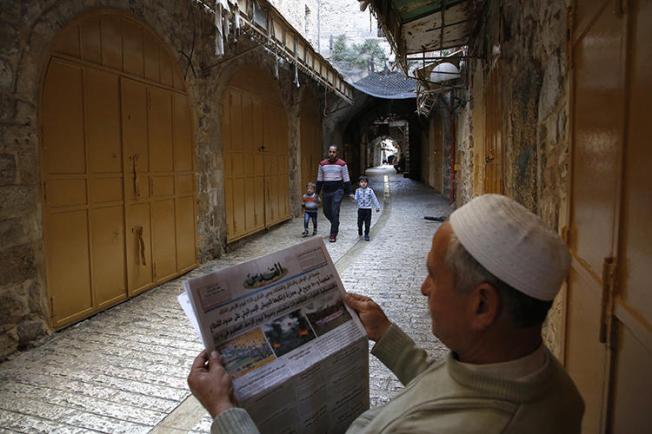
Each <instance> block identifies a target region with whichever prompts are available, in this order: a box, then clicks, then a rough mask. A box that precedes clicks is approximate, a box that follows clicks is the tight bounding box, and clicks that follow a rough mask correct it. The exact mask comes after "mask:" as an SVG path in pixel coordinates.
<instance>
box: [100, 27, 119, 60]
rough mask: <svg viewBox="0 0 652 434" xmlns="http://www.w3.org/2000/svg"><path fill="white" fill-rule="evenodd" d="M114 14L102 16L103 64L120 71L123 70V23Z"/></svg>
mask: <svg viewBox="0 0 652 434" xmlns="http://www.w3.org/2000/svg"><path fill="white" fill-rule="evenodd" d="M120 21H121V20H120V18H119V17H117V16H114V15H105V16H103V17H102V18H101V23H100V31H101V36H102V64H104V65H105V66H108V67H110V68H113V69H116V70H118V71H121V70H122V35H121V27H122V23H121V22H120Z"/></svg>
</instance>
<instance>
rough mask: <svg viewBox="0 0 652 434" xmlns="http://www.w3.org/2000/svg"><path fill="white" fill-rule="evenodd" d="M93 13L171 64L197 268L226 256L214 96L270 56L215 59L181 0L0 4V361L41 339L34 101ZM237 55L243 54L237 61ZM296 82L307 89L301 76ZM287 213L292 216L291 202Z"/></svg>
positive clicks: (286, 83) (287, 89)
mask: <svg viewBox="0 0 652 434" xmlns="http://www.w3.org/2000/svg"><path fill="white" fill-rule="evenodd" d="M98 8H106V9H114V10H119V11H122V12H125V13H127V14H129V15H131V16H133V17H134V18H136V19H137V20H139V21H140V22H141V23H144V24H146V25H148V26H149V27H150V28H151V29H152V30H153V31H154V32H155V33H156V34H158V35H159V36H160V37H161V38H162V39H163V40H164V41H165V42H166V44H167V45H168V47H169V48H170V52H172V53H173V55H174V56H175V57H176V61H177V66H178V67H179V68H180V71H181V72H182V74H183V75H184V78H185V84H186V88H187V91H188V95H189V99H190V102H191V112H192V113H191V114H192V117H193V127H194V128H193V136H194V140H195V172H196V181H197V182H196V185H197V226H196V228H197V255H198V259H199V261H200V262H204V261H206V260H208V259H211V258H215V257H217V256H219V255H221V254H222V253H223V252H224V249H225V247H226V225H225V213H224V209H225V208H224V188H223V178H224V167H223V162H222V158H221V155H222V149H223V146H222V142H221V132H220V125H219V119H220V117H219V115H220V110H221V96H222V93H223V92H224V90H225V87H226V84H227V83H228V79H229V77H231V76H232V75H233V74H236V73H237V71H238V68H246V67H248V66H253V65H256V66H257V67H262V68H265V69H267V71H269V73H270V74H272V71H273V69H274V62H273V59H272V57H271V56H270V55H269V54H267V52H266V51H265V50H264V49H262V47H258V48H254V47H253V45H252V44H251V43H249V42H248V41H246V40H245V38H241V39H242V41H241V42H239V43H238V44H237V45H235V46H234V45H231V46H228V47H227V52H226V56H225V57H224V58H222V59H218V58H217V57H216V56H215V55H214V52H215V48H214V45H213V44H214V27H213V17H212V15H211V14H209V13H208V12H207V11H206V10H204V9H203V8H201V7H199V6H197V3H196V2H193V1H191V0H183V1H173V0H141V1H137V2H135V1H126V0H78V1H71V0H67V1H36V0H33V1H23V2H5V3H3V7H2V9H1V10H0V197H1V199H2V200H0V359H2V358H3V357H5V356H6V355H8V354H10V353H12V352H13V351H15V350H16V349H20V348H23V347H26V346H29V345H31V344H32V343H34V342H35V341H36V340H37V339H38V338H41V337H44V336H46V335H48V334H49V333H50V332H51V329H50V327H49V317H50V314H49V312H48V306H47V302H46V300H47V288H46V285H45V281H46V276H45V265H44V263H45V260H44V259H45V258H44V246H43V224H42V205H41V201H42V191H41V185H42V183H41V175H40V173H41V171H40V161H39V159H40V151H39V141H40V137H39V127H38V125H39V123H38V112H39V97H40V92H41V88H42V83H43V78H44V76H45V70H46V67H47V62H48V60H49V55H50V51H49V50H50V46H51V43H52V41H53V40H54V37H55V36H56V35H57V34H58V32H60V31H61V30H62V29H63V28H64V27H65V26H66V24H67V23H69V22H70V21H71V20H72V19H74V18H76V17H78V16H79V15H81V14H83V13H85V12H89V11H92V10H94V9H98ZM245 50H246V51H247V53H246V55H243V56H238V54H239V53H241V52H244V51H245ZM226 59H229V60H228V61H225V60H226ZM292 78H293V75H292V72H291V71H290V69H289V65H287V64H285V65H283V66H282V68H281V73H280V78H279V86H280V87H281V93H282V95H283V98H282V99H283V101H284V103H285V104H286V109H287V110H288V124H289V126H290V131H289V138H290V144H289V146H290V153H291V156H290V182H291V190H292V191H296V190H297V189H298V191H301V186H300V185H299V184H300V181H299V175H298V171H299V164H298V162H299V161H300V159H299V157H298V152H299V151H298V149H300V146H299V137H300V135H299V131H298V128H299V122H298V117H299V104H298V101H299V100H300V99H299V97H298V94H299V91H298V90H297V89H296V87H295V86H293V85H292ZM301 81H302V83H304V85H310V84H306V83H309V82H308V79H307V78H306V77H303V76H302V77H301ZM316 94H317V95H319V93H316ZM316 104H319V103H318V102H316ZM295 184H296V185H295ZM297 200H298V199H297ZM292 209H293V211H296V209H297V205H296V204H295V203H292Z"/></svg>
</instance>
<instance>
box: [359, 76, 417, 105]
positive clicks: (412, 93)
mask: <svg viewBox="0 0 652 434" xmlns="http://www.w3.org/2000/svg"><path fill="white" fill-rule="evenodd" d="M353 87H355V88H356V89H358V90H359V91H361V92H364V93H366V94H368V95H371V96H375V97H376V98H384V99H408V98H416V97H417V94H416V88H417V81H416V80H415V79H413V78H407V77H406V76H405V74H403V73H402V72H400V71H394V72H389V71H382V72H373V73H371V74H369V75H368V76H366V77H365V78H363V79H361V80H358V81H356V82H355V83H353Z"/></svg>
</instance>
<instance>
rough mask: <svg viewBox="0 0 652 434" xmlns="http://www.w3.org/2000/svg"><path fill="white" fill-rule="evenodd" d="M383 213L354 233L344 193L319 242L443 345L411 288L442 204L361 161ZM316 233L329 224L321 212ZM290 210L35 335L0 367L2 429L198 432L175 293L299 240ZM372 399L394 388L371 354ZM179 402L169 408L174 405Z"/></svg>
mask: <svg viewBox="0 0 652 434" xmlns="http://www.w3.org/2000/svg"><path fill="white" fill-rule="evenodd" d="M367 174H368V176H369V177H370V185H371V187H372V188H373V189H374V190H375V191H376V192H377V194H378V196H379V198H382V197H384V200H383V201H382V202H383V208H382V212H381V213H379V214H374V216H373V221H372V224H373V226H372V231H371V237H372V239H371V241H370V242H365V241H363V240H359V239H358V236H357V229H356V216H355V206H354V204H353V202H352V201H350V200H346V201H345V202H344V204H343V206H342V223H341V227H342V229H341V232H340V237H339V238H338V242H337V243H327V247H328V250H329V252H330V254H331V256H332V258H333V261H335V262H336V266H337V268H338V271H339V272H340V275H341V277H342V281H343V283H344V285H345V287H346V289H347V291H352V292H358V293H361V294H366V295H369V296H371V297H373V298H374V299H375V300H377V301H378V303H379V304H380V305H382V306H383V307H384V308H385V310H386V312H387V314H388V316H390V318H391V319H392V320H393V321H395V322H396V323H397V324H398V325H400V326H401V327H403V328H404V329H406V330H410V331H411V332H410V333H411V335H412V336H413V337H414V339H415V340H416V341H417V342H418V343H419V344H420V345H422V346H423V347H424V348H427V349H430V350H431V355H432V356H433V357H435V358H437V357H441V356H442V355H443V354H444V352H445V349H444V348H443V347H442V346H441V344H439V343H438V342H437V341H436V340H435V338H434V337H433V336H432V334H431V332H430V320H429V316H428V311H427V308H426V304H425V302H424V299H423V296H422V295H421V293H420V290H419V286H420V282H421V280H422V279H423V277H425V267H424V263H425V255H426V253H427V251H428V250H429V248H430V240H431V237H432V234H433V233H434V231H435V229H436V228H437V226H438V223H435V222H432V221H427V220H424V218H423V217H424V216H435V215H436V216H442V215H446V213H447V212H449V206H448V202H447V201H446V200H445V199H444V198H441V197H439V196H437V195H435V194H433V192H432V190H431V189H430V188H428V187H425V186H423V185H422V184H420V183H417V182H415V181H412V180H410V179H406V178H403V177H402V176H399V175H397V174H396V173H395V171H394V169H393V168H392V167H391V166H382V167H378V168H374V169H369V170H368V171H367ZM319 223H320V225H321V226H320V228H319V236H322V237H327V228H328V225H327V222H326V220H325V218H324V217H323V215H321V214H320V216H319ZM302 224H303V221H302V219H300V218H297V219H294V220H292V221H291V222H287V223H284V224H281V225H279V226H277V227H274V228H273V229H271V230H269V231H268V232H266V233H264V234H261V235H258V236H257V237H255V238H254V239H251V240H247V241H246V242H243V243H242V244H241V245H239V246H238V247H237V248H235V249H234V250H233V251H231V252H229V253H227V254H226V255H224V256H223V257H222V258H220V259H218V260H214V261H210V262H208V263H206V264H204V265H202V266H201V267H199V268H197V269H195V270H194V271H192V272H190V273H188V274H187V275H185V276H183V277H181V278H179V279H176V280H173V281H171V282H168V283H166V284H164V285H161V286H160V287H157V288H154V289H152V290H151V291H149V292H148V293H147V294H144V295H143V296H141V297H137V298H135V299H132V300H129V301H127V302H125V303H123V304H121V305H119V306H116V307H115V308H113V309H110V310H108V311H105V312H102V313H99V314H97V315H96V316H94V317H92V318H90V319H88V320H86V321H84V322H81V323H78V324H76V325H74V326H72V327H70V328H68V329H65V330H64V331H62V332H60V333H58V334H57V335H56V336H55V337H53V338H52V339H51V340H49V341H48V342H47V343H45V344H44V345H42V346H40V347H38V348H35V349H32V350H30V351H27V352H23V353H21V354H19V355H17V356H16V357H15V358H14V359H12V360H10V361H7V362H5V363H3V364H2V365H0V431H8V432H36V431H47V432H58V433H64V432H65V433H68V432H70V433H74V432H110V433H119V432H125V433H126V432H129V433H132V432H133V433H137V432H149V431H151V430H153V429H154V430H155V431H154V432H208V431H209V429H210V421H211V419H210V418H209V417H208V415H207V414H206V412H205V411H204V410H203V408H201V406H200V405H199V404H198V403H197V402H196V401H195V400H194V399H193V398H192V397H190V398H189V391H188V388H187V385H186V376H187V374H188V369H189V367H190V364H191V362H192V360H193V358H194V357H195V356H196V355H197V353H198V352H199V351H201V349H202V344H201V342H200V341H199V339H198V338H197V337H196V336H195V334H194V332H193V330H192V327H191V326H190V323H189V322H188V320H187V319H186V317H185V316H184V314H183V311H182V310H181V308H180V306H179V305H178V303H177V301H176V295H177V294H178V293H179V291H180V290H181V285H182V282H183V280H184V279H188V278H192V277H196V276H199V275H202V274H205V273H207V272H210V271H212V270H217V269H221V268H223V267H228V266H229V265H233V264H237V263H239V262H242V261H246V260H249V259H252V258H255V257H258V256H260V255H264V254H266V253H269V252H272V251H275V250H278V249H281V248H284V247H288V246H290V245H293V244H295V243H299V242H301V241H303V238H302V237H301V231H302ZM370 372H371V375H370V377H371V378H370V394H371V402H372V406H377V405H379V404H382V403H385V402H387V401H388V400H389V399H390V398H391V397H392V396H393V394H394V393H395V392H396V391H397V390H398V389H399V387H400V383H399V382H398V380H397V379H396V377H395V376H394V375H393V374H392V373H391V372H390V371H389V370H387V368H385V367H384V366H383V365H382V364H380V363H379V362H378V361H377V360H376V359H375V358H374V357H370ZM180 405H181V407H180V408H182V409H183V411H181V412H180V411H179V410H177V411H175V409H177V407H179V406H180Z"/></svg>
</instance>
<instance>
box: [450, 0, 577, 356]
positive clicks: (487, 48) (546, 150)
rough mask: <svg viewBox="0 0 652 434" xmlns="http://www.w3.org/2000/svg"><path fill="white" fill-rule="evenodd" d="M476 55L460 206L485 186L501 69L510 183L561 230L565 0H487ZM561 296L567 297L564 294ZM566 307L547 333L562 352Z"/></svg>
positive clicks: (510, 189) (461, 130)
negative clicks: (488, 123)
mask: <svg viewBox="0 0 652 434" xmlns="http://www.w3.org/2000/svg"><path fill="white" fill-rule="evenodd" d="M487 8H488V9H487V10H486V11H485V14H484V16H483V20H484V22H483V23H482V26H481V28H480V31H479V35H480V37H479V38H478V39H476V40H475V42H474V44H473V45H472V47H471V53H473V55H474V56H478V57H480V58H474V59H472V60H471V61H470V62H469V67H468V70H469V75H468V81H469V89H468V91H467V93H466V95H467V103H466V105H465V107H464V108H463V110H462V111H461V112H459V113H458V115H457V130H458V134H457V146H458V159H459V164H460V176H459V178H458V179H459V180H460V181H461V185H460V191H459V193H460V194H459V195H458V198H457V202H458V205H461V204H463V203H465V202H467V201H468V200H470V199H471V198H472V197H473V196H475V195H478V194H482V193H483V188H484V187H483V180H484V171H483V170H484V169H483V164H484V163H483V162H484V155H483V152H484V143H483V140H484V139H483V138H484V127H485V125H484V121H483V117H484V116H485V113H486V111H488V110H492V109H495V107H490V106H489V104H490V103H491V102H490V101H485V100H484V92H485V91H486V89H487V87H488V86H489V85H490V82H489V79H490V78H491V79H492V80H493V79H495V78H493V77H491V71H492V69H494V70H495V71H498V72H499V74H497V75H499V77H498V78H497V79H498V80H499V84H500V85H499V87H498V89H499V91H498V92H499V98H500V100H501V102H502V109H501V110H500V113H501V118H500V129H501V132H502V143H503V149H504V162H505V166H504V175H503V179H504V190H505V194H507V195H509V196H511V197H513V198H515V199H516V200H518V201H519V202H521V203H522V204H524V205H525V206H526V207H528V208H529V209H531V210H532V211H534V212H535V213H537V214H538V215H540V216H541V218H542V219H543V220H544V222H545V223H546V224H547V225H548V226H550V227H551V228H554V229H557V227H558V223H559V215H560V207H561V204H563V203H564V201H565V198H566V188H565V185H566V182H567V174H568V155H567V154H568V142H569V132H568V122H567V119H568V107H567V106H568V90H567V86H568V84H567V74H568V71H567V65H566V63H565V62H564V59H566V28H567V23H566V2H565V1H563V0H554V1H549V2H525V3H523V2H517V1H515V0H503V1H498V2H489V3H487ZM560 298H561V297H560ZM562 322H563V312H562V310H561V308H560V303H557V304H556V305H555V308H554V309H553V312H552V313H551V315H550V323H551V325H550V326H549V327H548V330H547V333H548V335H547V339H548V342H549V343H550V344H551V346H552V348H553V349H554V350H555V351H556V352H559V349H560V344H561V339H562V336H560V334H559V332H558V330H560V329H561V328H562V327H561V323H562Z"/></svg>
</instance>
